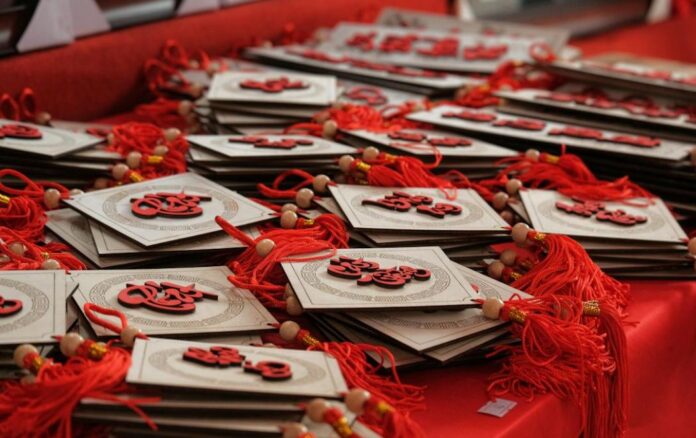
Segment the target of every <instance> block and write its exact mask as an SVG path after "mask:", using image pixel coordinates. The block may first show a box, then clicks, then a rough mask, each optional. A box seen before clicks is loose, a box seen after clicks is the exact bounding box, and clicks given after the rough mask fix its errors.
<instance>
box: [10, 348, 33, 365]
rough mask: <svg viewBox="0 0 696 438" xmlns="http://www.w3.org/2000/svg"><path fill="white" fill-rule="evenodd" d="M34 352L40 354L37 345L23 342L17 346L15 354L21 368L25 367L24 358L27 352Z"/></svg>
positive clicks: (16, 362)
mask: <svg viewBox="0 0 696 438" xmlns="http://www.w3.org/2000/svg"><path fill="white" fill-rule="evenodd" d="M32 353H33V354H39V350H37V349H36V347H34V346H33V345H31V344H22V345H20V346H19V347H17V348H15V351H14V356H13V357H14V362H15V364H16V365H17V366H18V367H20V368H24V358H25V357H26V356H27V354H32Z"/></svg>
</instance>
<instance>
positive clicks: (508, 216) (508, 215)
mask: <svg viewBox="0 0 696 438" xmlns="http://www.w3.org/2000/svg"><path fill="white" fill-rule="evenodd" d="M500 217H501V218H502V219H503V220H504V221H505V222H507V223H508V224H510V225H512V224H514V223H515V215H514V214H513V213H512V212H511V211H510V210H503V211H501V212H500Z"/></svg>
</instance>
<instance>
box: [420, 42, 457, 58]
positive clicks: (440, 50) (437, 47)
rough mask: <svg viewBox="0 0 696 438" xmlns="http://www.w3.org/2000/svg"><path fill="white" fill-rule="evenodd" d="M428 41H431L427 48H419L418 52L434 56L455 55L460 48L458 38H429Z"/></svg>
mask: <svg viewBox="0 0 696 438" xmlns="http://www.w3.org/2000/svg"><path fill="white" fill-rule="evenodd" d="M426 41H428V42H430V43H431V46H430V47H428V48H427V49H418V50H417V53H418V54H419V55H423V56H431V57H433V58H440V57H454V56H457V51H458V50H459V41H458V40H457V39H456V38H449V37H448V38H428V39H426Z"/></svg>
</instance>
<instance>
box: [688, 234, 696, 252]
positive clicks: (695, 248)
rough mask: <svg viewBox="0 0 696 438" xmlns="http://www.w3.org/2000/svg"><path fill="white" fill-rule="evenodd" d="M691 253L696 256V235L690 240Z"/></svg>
mask: <svg viewBox="0 0 696 438" xmlns="http://www.w3.org/2000/svg"><path fill="white" fill-rule="evenodd" d="M689 254H691V255H692V256H696V237H694V238H693V239H691V240H689Z"/></svg>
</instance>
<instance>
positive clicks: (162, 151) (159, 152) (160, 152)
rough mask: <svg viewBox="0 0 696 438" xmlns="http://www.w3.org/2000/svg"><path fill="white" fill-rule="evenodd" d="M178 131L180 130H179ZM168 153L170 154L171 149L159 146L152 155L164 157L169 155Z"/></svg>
mask: <svg viewBox="0 0 696 438" xmlns="http://www.w3.org/2000/svg"><path fill="white" fill-rule="evenodd" d="M177 131H178V129H177ZM167 152H169V148H168V147H167V146H165V145H163V144H161V145H159V146H155V148H154V149H153V150H152V155H157V156H158V157H164V156H165V155H167Z"/></svg>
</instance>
